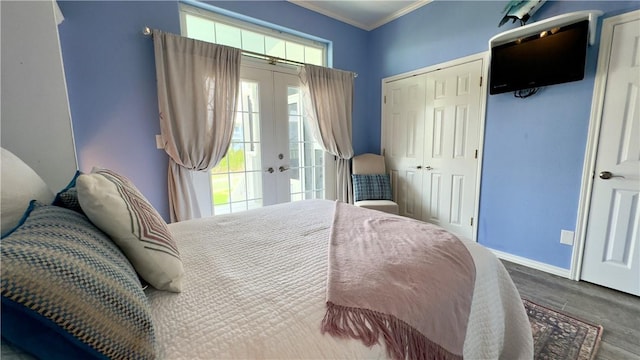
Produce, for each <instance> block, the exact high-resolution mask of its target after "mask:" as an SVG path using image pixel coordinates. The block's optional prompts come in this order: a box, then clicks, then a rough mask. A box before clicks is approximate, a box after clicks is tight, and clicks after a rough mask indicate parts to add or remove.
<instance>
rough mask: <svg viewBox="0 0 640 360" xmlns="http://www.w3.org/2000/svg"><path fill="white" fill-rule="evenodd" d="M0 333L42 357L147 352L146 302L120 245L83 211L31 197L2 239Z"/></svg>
mask: <svg viewBox="0 0 640 360" xmlns="http://www.w3.org/2000/svg"><path fill="white" fill-rule="evenodd" d="M1 253H2V258H1V262H2V280H1V293H2V337H3V338H4V339H6V340H7V341H8V342H9V343H11V344H13V345H14V346H16V347H18V348H20V349H22V350H24V351H26V352H28V353H30V354H32V355H35V356H36V357H38V358H48V359H88V358H110V359H152V358H154V357H155V355H156V354H155V353H156V350H155V336H154V328H153V322H152V318H151V307H150V305H149V303H148V301H147V297H146V295H145V294H144V292H143V291H142V286H141V284H140V280H139V279H138V276H137V275H136V272H135V270H134V269H133V267H132V266H131V264H130V263H129V261H128V260H127V258H126V257H125V256H124V255H123V254H122V252H121V251H120V249H118V247H117V246H116V245H115V244H114V243H113V241H111V239H109V237H108V236H107V235H105V234H104V233H103V232H102V231H100V230H99V229H98V228H96V227H95V226H94V225H93V224H92V223H91V222H90V221H89V219H87V217H86V216H84V215H82V214H79V213H77V212H75V211H72V210H69V209H65V208H61V207H57V206H51V205H40V204H38V203H35V202H32V205H31V206H30V209H29V211H28V216H27V218H26V220H25V221H24V223H23V224H22V225H21V226H20V227H19V228H17V229H16V230H15V231H14V232H13V233H11V234H10V235H9V236H7V237H5V238H4V239H2V246H1Z"/></svg>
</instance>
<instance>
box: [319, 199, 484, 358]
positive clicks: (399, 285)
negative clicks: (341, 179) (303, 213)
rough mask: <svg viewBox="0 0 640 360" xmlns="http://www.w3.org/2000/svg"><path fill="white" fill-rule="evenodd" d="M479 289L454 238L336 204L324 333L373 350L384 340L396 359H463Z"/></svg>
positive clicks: (469, 263)
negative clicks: (351, 339)
mask: <svg viewBox="0 0 640 360" xmlns="http://www.w3.org/2000/svg"><path fill="white" fill-rule="evenodd" d="M474 283H475V265H474V262H473V259H472V258H471V255H470V254H469V252H468V251H467V249H466V247H465V246H464V244H462V243H461V242H460V240H458V239H457V238H456V237H455V236H454V235H452V234H450V233H449V232H447V231H445V230H443V229H442V228H439V227H437V226H435V225H431V224H427V223H423V222H420V221H416V220H413V219H409V218H405V217H401V216H396V215H389V214H384V213H381V212H376V211H372V210H367V209H362V208H358V207H355V206H352V205H348V204H344V203H341V202H336V208H335V215H334V220H333V226H332V229H331V242H330V245H329V267H328V280H327V313H326V315H325V318H324V320H323V322H322V332H323V333H324V332H328V333H329V334H331V335H333V336H338V337H350V338H354V339H360V340H361V341H362V342H363V343H364V344H365V345H367V346H372V345H374V344H376V343H378V342H379V338H380V336H382V337H383V338H384V342H385V344H386V346H387V353H388V354H389V356H390V357H392V358H394V359H460V358H462V354H463V347H464V339H465V336H466V329H467V322H468V318H469V312H470V309H471V301H472V297H473V288H474Z"/></svg>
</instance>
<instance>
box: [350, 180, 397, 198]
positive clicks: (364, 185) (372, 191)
mask: <svg viewBox="0 0 640 360" xmlns="http://www.w3.org/2000/svg"><path fill="white" fill-rule="evenodd" d="M351 176H352V180H353V196H354V201H362V200H393V197H392V194H391V180H390V179H389V175H388V174H366V175H365V174H353V175H351Z"/></svg>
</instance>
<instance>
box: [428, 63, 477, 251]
mask: <svg viewBox="0 0 640 360" xmlns="http://www.w3.org/2000/svg"><path fill="white" fill-rule="evenodd" d="M481 72H482V61H480V60H478V61H474V62H470V63H466V64H462V65H457V66H452V67H449V68H444V69H441V70H437V71H434V72H431V73H429V74H428V77H427V84H426V86H427V87H426V95H427V97H426V114H425V120H426V126H425V146H424V158H423V163H422V166H423V172H424V197H423V198H424V200H423V203H422V219H423V220H425V221H428V222H431V223H434V224H437V225H440V226H442V227H443V228H445V229H447V230H449V231H451V232H453V233H456V234H457V235H460V236H463V237H465V238H467V239H472V238H473V233H472V230H473V226H472V217H473V213H474V211H475V201H476V176H477V170H478V159H477V152H476V151H477V149H478V146H479V138H480V89H481V88H480V74H481Z"/></svg>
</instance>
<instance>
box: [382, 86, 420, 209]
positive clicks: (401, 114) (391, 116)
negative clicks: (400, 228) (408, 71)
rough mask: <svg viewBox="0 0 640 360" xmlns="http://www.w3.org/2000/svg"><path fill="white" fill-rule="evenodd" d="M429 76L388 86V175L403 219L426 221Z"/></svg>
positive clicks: (386, 101) (386, 98)
mask: <svg viewBox="0 0 640 360" xmlns="http://www.w3.org/2000/svg"><path fill="white" fill-rule="evenodd" d="M426 77H427V75H426V74H423V75H418V76H412V77H408V78H405V79H401V80H397V81H393V82H391V83H388V84H387V85H386V86H385V87H386V89H385V94H386V95H385V110H386V112H385V114H384V121H383V126H384V127H385V128H384V134H385V136H384V138H383V144H382V147H383V149H385V154H384V155H385V159H386V162H387V164H386V165H387V171H388V172H390V173H391V181H392V184H393V198H394V200H395V201H396V202H397V203H398V206H399V208H400V215H403V216H408V217H412V218H414V219H421V217H422V197H423V193H422V171H421V167H422V158H423V156H424V154H423V152H424V112H425V106H424V104H425V84H426Z"/></svg>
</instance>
